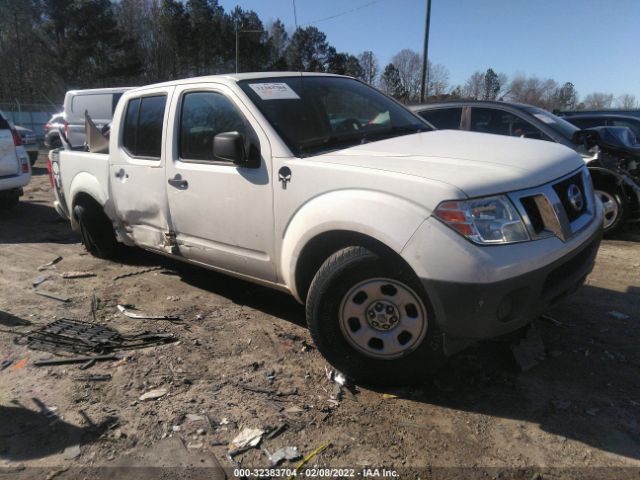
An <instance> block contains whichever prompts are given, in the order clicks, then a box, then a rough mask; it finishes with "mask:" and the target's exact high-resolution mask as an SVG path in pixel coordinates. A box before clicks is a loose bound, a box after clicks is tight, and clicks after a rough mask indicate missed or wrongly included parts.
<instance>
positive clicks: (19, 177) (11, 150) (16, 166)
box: [0, 112, 31, 207]
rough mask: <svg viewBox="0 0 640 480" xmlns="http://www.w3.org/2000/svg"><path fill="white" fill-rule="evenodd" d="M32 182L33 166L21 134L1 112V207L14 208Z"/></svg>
mask: <svg viewBox="0 0 640 480" xmlns="http://www.w3.org/2000/svg"><path fill="white" fill-rule="evenodd" d="M29 180H31V165H30V164H29V155H28V154H27V152H26V150H25V149H24V146H23V145H22V139H21V138H20V134H19V133H18V132H17V131H16V129H15V127H14V126H13V125H12V124H11V123H10V122H9V121H8V120H7V118H6V117H5V116H4V115H3V114H2V112H0V207H7V206H14V205H15V204H16V203H18V198H19V197H20V195H22V187H24V186H25V185H27V184H28V183H29Z"/></svg>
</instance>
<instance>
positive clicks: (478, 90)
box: [462, 72, 484, 100]
mask: <svg viewBox="0 0 640 480" xmlns="http://www.w3.org/2000/svg"><path fill="white" fill-rule="evenodd" d="M483 89H484V73H483V72H475V73H473V74H472V75H471V76H470V77H469V78H468V79H467V81H466V83H465V84H464V86H463V87H462V96H463V97H464V98H470V99H472V100H479V99H480V98H482V91H483Z"/></svg>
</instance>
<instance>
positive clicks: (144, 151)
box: [109, 87, 173, 250]
mask: <svg viewBox="0 0 640 480" xmlns="http://www.w3.org/2000/svg"><path fill="white" fill-rule="evenodd" d="M172 92H173V87H168V88H161V89H153V90H149V91H145V92H144V94H140V95H138V96H132V97H128V98H127V100H126V102H125V103H124V105H123V108H122V110H120V111H121V112H122V113H121V114H120V115H119V116H118V120H117V123H118V124H117V125H115V124H114V128H115V129H116V131H117V135H118V142H117V148H116V151H112V152H111V153H110V165H109V179H110V195H111V198H112V199H113V203H114V206H115V210H116V212H117V215H118V218H119V219H120V220H121V221H122V222H123V224H124V227H125V229H126V230H127V231H128V233H129V234H130V235H131V236H132V237H133V238H134V239H135V241H136V243H137V244H139V245H141V246H144V247H147V248H151V249H155V250H166V248H168V246H166V245H167V242H166V234H167V233H168V232H169V230H170V227H169V225H170V221H169V206H168V203H167V190H166V180H165V172H164V167H165V158H166V155H167V152H166V137H167V127H166V124H167V115H168V110H169V108H168V105H169V101H170V98H171V93H172ZM114 134H115V132H114V131H112V135H114ZM112 145H113V143H112Z"/></svg>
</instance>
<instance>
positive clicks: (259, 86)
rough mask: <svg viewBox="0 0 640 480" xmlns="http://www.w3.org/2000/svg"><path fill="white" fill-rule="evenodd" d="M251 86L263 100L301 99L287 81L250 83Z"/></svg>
mask: <svg viewBox="0 0 640 480" xmlns="http://www.w3.org/2000/svg"><path fill="white" fill-rule="evenodd" d="M249 86H250V87H251V88H252V89H253V91H254V92H256V93H257V94H258V96H259V97H260V99H261V100H292V99H293V100H300V97H299V96H298V94H297V93H296V92H294V91H293V90H292V89H291V87H290V86H289V85H287V84H286V83H250V84H249Z"/></svg>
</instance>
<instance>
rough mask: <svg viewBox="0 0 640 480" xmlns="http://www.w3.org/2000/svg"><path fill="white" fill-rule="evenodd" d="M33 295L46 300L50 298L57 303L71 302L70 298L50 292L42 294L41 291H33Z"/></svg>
mask: <svg viewBox="0 0 640 480" xmlns="http://www.w3.org/2000/svg"><path fill="white" fill-rule="evenodd" d="M33 293H35V294H36V295H40V296H41V297H47V298H52V299H53V300H58V301H59V302H65V303H68V302H70V301H71V299H70V298H67V297H61V296H60V295H56V294H55V293H51V292H43V291H42V290H34V291H33Z"/></svg>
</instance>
